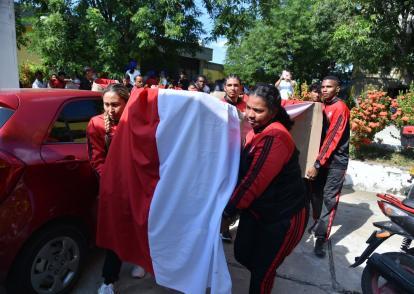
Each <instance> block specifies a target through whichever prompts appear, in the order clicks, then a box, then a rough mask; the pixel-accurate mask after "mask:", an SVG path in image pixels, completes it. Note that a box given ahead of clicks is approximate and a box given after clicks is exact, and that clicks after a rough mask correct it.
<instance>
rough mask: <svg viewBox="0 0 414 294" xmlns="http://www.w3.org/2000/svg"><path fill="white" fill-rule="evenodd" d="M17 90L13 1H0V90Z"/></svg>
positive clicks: (17, 75) (17, 72)
mask: <svg viewBox="0 0 414 294" xmlns="http://www.w3.org/2000/svg"><path fill="white" fill-rule="evenodd" d="M1 88H19V71H18V63H17V45H16V24H15V20H14V3H13V0H0V89H1Z"/></svg>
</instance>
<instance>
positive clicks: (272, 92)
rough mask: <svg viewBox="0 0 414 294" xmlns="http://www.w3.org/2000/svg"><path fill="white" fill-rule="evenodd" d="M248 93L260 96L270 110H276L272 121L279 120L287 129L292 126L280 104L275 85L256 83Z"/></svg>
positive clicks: (280, 100)
mask: <svg viewBox="0 0 414 294" xmlns="http://www.w3.org/2000/svg"><path fill="white" fill-rule="evenodd" d="M250 95H255V96H258V97H260V98H262V99H263V100H264V101H265V103H266V106H267V107H268V108H269V109H270V111H271V112H277V114H276V116H275V117H274V118H273V120H272V122H276V121H277V122H280V123H281V124H282V125H283V126H284V127H285V128H286V129H288V130H290V129H291V128H292V126H293V121H292V120H291V119H290V117H289V114H287V112H286V110H285V108H284V107H283V106H282V99H281V98H280V93H279V90H278V89H277V88H276V87H275V86H273V85H263V84H260V85H257V86H256V88H255V89H254V90H253V92H252V93H251V94H250Z"/></svg>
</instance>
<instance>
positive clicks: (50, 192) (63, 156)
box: [0, 89, 103, 293]
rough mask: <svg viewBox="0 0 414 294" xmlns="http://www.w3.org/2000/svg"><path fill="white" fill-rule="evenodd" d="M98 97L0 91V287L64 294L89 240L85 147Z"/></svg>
mask: <svg viewBox="0 0 414 294" xmlns="http://www.w3.org/2000/svg"><path fill="white" fill-rule="evenodd" d="M102 111H103V107H102V97H101V94H100V93H96V92H91V91H79V90H55V89H53V90H52V89H50V90H47V89H26V90H2V91H0V281H2V282H3V281H5V282H6V288H7V289H8V290H9V292H10V293H62V292H66V291H68V290H69V289H70V288H71V287H72V286H73V285H74V283H75V282H76V280H77V278H78V277H79V272H80V268H81V265H82V263H83V261H84V260H85V257H86V252H87V249H88V247H89V245H90V244H92V242H93V240H94V232H95V213H94V212H95V207H96V196H97V194H98V181H97V177H96V174H95V173H94V171H93V170H92V168H91V166H90V164H89V161H88V154H87V148H86V133H85V131H86V126H87V123H88V121H89V119H90V118H91V117H92V116H94V115H97V114H100V113H102Z"/></svg>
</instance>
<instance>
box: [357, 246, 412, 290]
mask: <svg viewBox="0 0 414 294" xmlns="http://www.w3.org/2000/svg"><path fill="white" fill-rule="evenodd" d="M384 255H386V256H388V257H389V258H391V259H393V260H394V261H397V262H398V263H399V264H400V265H401V266H402V267H404V268H406V269H408V270H409V271H410V272H414V263H413V258H412V257H411V256H408V255H406V254H404V253H400V252H387V253H384ZM380 276H381V275H380V274H379V272H378V271H377V270H376V269H375V268H374V267H373V266H371V265H369V264H367V265H366V267H365V268H364V271H363V272H362V278H361V288H362V293H363V294H378V293H379V292H377V291H375V290H374V289H375V287H378V280H379V278H380ZM392 287H393V288H394V289H393V290H394V291H395V293H396V294H405V293H407V292H405V291H403V290H401V289H398V288H397V287H395V286H392ZM387 293H392V292H387Z"/></svg>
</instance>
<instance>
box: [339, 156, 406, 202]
mask: <svg viewBox="0 0 414 294" xmlns="http://www.w3.org/2000/svg"><path fill="white" fill-rule="evenodd" d="M409 179H410V175H409V173H408V172H407V170H404V169H402V168H398V167H391V166H384V165H381V164H373V163H366V162H362V161H357V160H350V161H349V165H348V170H347V173H346V176H345V182H344V187H347V188H352V189H353V190H357V191H365V192H375V193H391V194H397V195H404V194H405V193H406V191H407V190H408V187H409V186H410V183H408V180H409Z"/></svg>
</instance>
